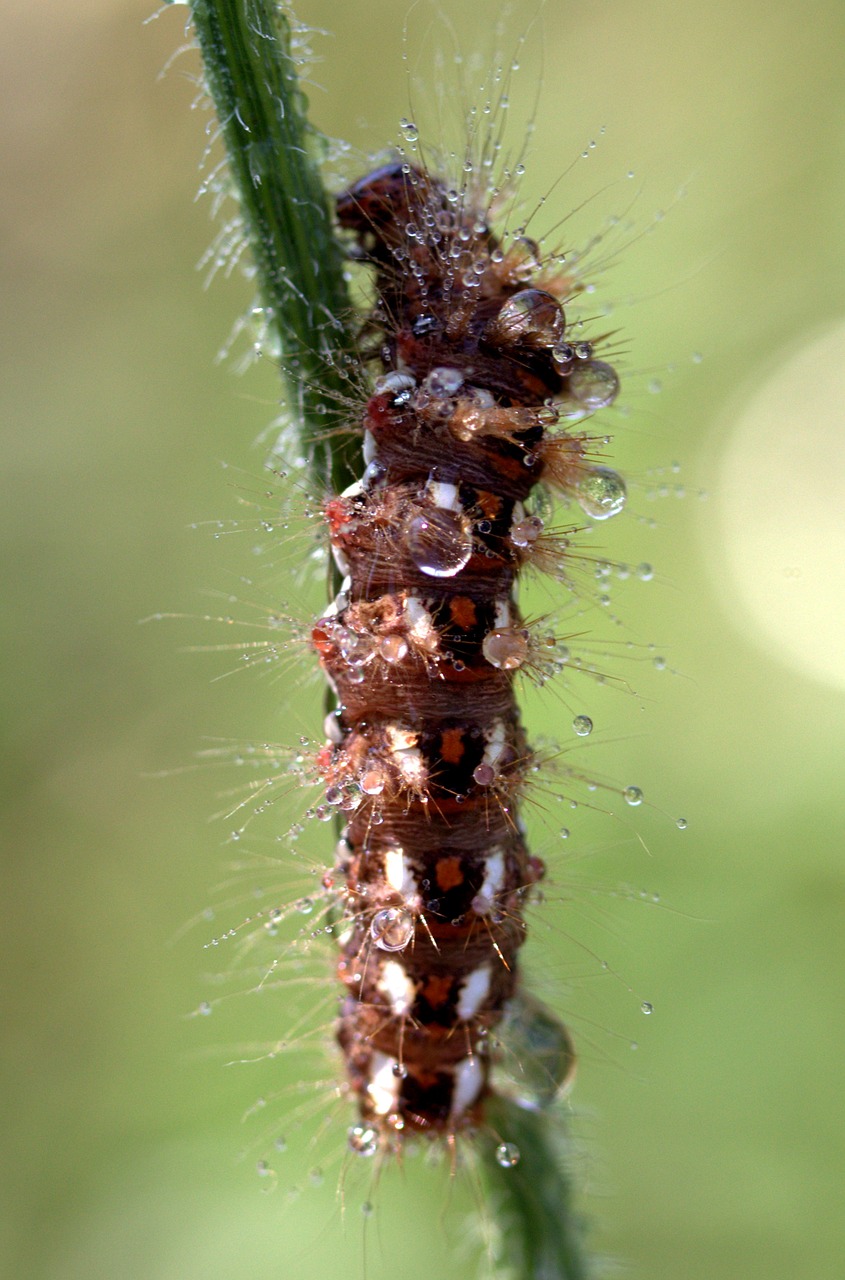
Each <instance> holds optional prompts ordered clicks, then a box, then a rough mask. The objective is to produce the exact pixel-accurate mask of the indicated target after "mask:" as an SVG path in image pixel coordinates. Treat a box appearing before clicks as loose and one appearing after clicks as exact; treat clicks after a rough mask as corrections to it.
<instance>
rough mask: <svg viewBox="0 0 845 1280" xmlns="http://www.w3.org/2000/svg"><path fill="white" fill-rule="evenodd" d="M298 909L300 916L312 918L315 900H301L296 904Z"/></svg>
mask: <svg viewBox="0 0 845 1280" xmlns="http://www.w3.org/2000/svg"><path fill="white" fill-rule="evenodd" d="M296 909H297V911H298V912H299V914H300V915H303V916H310V914H311V912H312V911H313V910H314V900H313V899H312V898H300V899H299V901H298V902H297V904H296Z"/></svg>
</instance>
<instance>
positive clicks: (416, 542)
mask: <svg viewBox="0 0 845 1280" xmlns="http://www.w3.org/2000/svg"><path fill="white" fill-rule="evenodd" d="M405 539H406V545H407V548H408V555H409V556H410V558H411V560H412V561H413V563H414V564H415V565H416V566H417V568H418V569H419V570H420V572H421V573H426V574H428V575H429V577H432V578H453V577H454V576H455V574H456V573H460V571H461V569H463V567H464V565H466V564H467V563H468V561H469V558H470V556H471V555H472V529H471V527H470V523H469V521H468V520H467V518H466V516H465V515H463V514H462V513H461V512H458V511H450V510H448V509H447V508H445V507H434V508H432V509H431V510H430V511H427V512H426V514H425V515H422V514H420V515H416V516H414V517H413V518H412V519H411V520H409V521H408V524H407V526H406V530H405Z"/></svg>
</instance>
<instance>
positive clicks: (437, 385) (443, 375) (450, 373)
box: [423, 365, 464, 399]
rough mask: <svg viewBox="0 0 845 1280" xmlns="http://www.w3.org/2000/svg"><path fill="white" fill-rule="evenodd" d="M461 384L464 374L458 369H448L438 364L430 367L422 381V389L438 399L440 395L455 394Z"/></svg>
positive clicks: (462, 383)
mask: <svg viewBox="0 0 845 1280" xmlns="http://www.w3.org/2000/svg"><path fill="white" fill-rule="evenodd" d="M463 385H464V375H463V374H462V373H461V371H460V369H449V368H447V367H445V366H440V365H438V367H437V368H436V369H432V371H431V373H430V374H429V375H428V377H427V378H426V380H425V382H424V383H423V387H424V389H425V390H426V391H428V392H429V394H430V395H433V396H436V397H437V398H438V399H439V398H440V397H441V396H454V395H457V393H458V392H459V391H460V389H461V387H462V386H463Z"/></svg>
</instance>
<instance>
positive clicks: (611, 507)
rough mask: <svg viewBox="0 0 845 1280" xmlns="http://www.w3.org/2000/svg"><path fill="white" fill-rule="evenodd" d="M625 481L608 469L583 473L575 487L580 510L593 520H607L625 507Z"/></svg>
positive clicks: (596, 468)
mask: <svg viewBox="0 0 845 1280" xmlns="http://www.w3.org/2000/svg"><path fill="white" fill-rule="evenodd" d="M626 496H627V494H626V490H625V481H624V480H623V479H622V477H621V476H620V475H618V474H617V472H615V471H611V470H610V468H609V467H593V468H592V469H591V470H589V471H585V472H584V474H583V475H582V476H581V478H580V481H579V483H578V486H577V492H576V497H577V499H578V503H579V505H580V506H581V508H582V510H583V511H585V512H586V514H587V515H588V516H592V518H593V519H594V520H609V519H610V518H611V516H615V515H618V514H619V512H620V511H621V510H622V508H623V507H624V506H625V498H626Z"/></svg>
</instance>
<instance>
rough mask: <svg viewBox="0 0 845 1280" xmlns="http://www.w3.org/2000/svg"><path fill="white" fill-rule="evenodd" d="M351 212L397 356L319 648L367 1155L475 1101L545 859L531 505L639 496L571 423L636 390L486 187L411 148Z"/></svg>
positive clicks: (350, 1062) (339, 514) (344, 218)
mask: <svg viewBox="0 0 845 1280" xmlns="http://www.w3.org/2000/svg"><path fill="white" fill-rule="evenodd" d="M338 217H339V221H340V224H341V226H343V227H345V228H348V229H349V230H351V231H352V232H353V233H354V234H355V236H356V239H357V242H358V245H359V252H360V253H361V254H362V255H363V256H364V258H365V259H366V261H367V262H368V263H370V264H371V265H372V266H373V267H374V269H375V272H376V280H377V284H376V292H377V302H376V306H375V310H374V312H373V316H372V317H371V321H370V327H371V328H372V329H373V330H374V332H375V333H376V334H377V336H378V338H379V340H380V350H379V356H380V360H381V363H382V366H383V368H384V370H385V373H384V375H383V376H382V377H381V378H380V379H379V381H378V382H377V383H376V386H375V392H374V394H373V396H372V397H371V398H370V400H369V401H368V403H367V406H366V410H365V414H364V423H363V426H364V433H365V435H364V440H365V445H364V457H365V462H366V469H365V471H364V475H363V478H362V480H361V481H360V483H358V484H357V485H355V486H353V488H352V489H351V490H349V491H347V493H346V494H344V495H343V496H341V497H339V498H337V499H332V500H331V501H330V502H329V503H328V505H327V512H326V514H327V520H328V523H329V528H330V534H331V544H332V551H333V554H334V558H335V561H336V563H337V565H338V568H339V570H340V572H341V573H342V574H343V575H344V581H343V584H342V586H341V589H340V592H339V595H338V596H337V598H336V600H335V601H334V603H333V605H332V607H331V609H330V610H329V612H328V614H327V615H326V616H325V617H324V618H323V619H321V621H320V622H319V623H318V624H317V626H316V628H315V630H314V637H313V639H314V647H315V649H316V650H317V653H318V654H319V657H320V661H321V664H322V666H323V669H324V671H325V672H326V674H327V676H328V678H329V682H330V685H331V688H332V690H333V692H334V694H335V696H336V699H337V703H338V707H337V710H336V711H334V712H333V713H332V714H331V716H330V718H329V726H328V727H329V735H330V743H329V746H327V748H326V750H325V751H324V753H323V754H322V756H321V759H320V767H321V770H322V772H323V774H324V776H325V778H326V782H327V785H328V790H327V793H326V794H327V798H328V799H329V800H330V801H331V802H333V803H336V804H337V805H338V806H339V807H340V808H341V809H342V810H344V809H345V810H347V811H349V822H348V825H347V827H346V829H345V834H344V837H343V840H342V843H341V854H340V859H339V864H338V867H337V874H338V875H339V876H341V877H342V879H343V882H344V889H343V891H342V892H343V898H344V912H345V915H346V917H347V931H346V932H347V937H346V940H345V941H344V943H343V947H342V956H341V960H340V963H339V972H340V976H341V980H342V981H343V983H344V984H345V986H346V988H347V992H348V994H347V998H346V1000H345V1001H344V1005H343V1009H342V1013H341V1018H340V1026H339V1031H338V1038H339V1041H340V1044H341V1047H342V1049H343V1053H344V1057H345V1060H346V1066H347V1072H348V1076H349V1081H350V1085H351V1089H352V1092H353V1093H354V1094H355V1095H356V1097H357V1098H358V1104H359V1108H360V1111H361V1118H362V1121H363V1122H364V1125H365V1126H372V1127H365V1128H360V1127H358V1128H356V1129H355V1130H353V1137H352V1141H353V1142H355V1141H357V1142H359V1143H361V1144H364V1145H371V1144H372V1143H373V1142H374V1141H376V1140H377V1139H378V1140H379V1141H381V1142H387V1143H395V1142H397V1141H398V1140H399V1137H400V1135H401V1134H402V1133H403V1132H404V1131H405V1130H406V1129H411V1130H414V1131H421V1132H425V1133H438V1134H443V1133H445V1134H448V1135H453V1134H455V1133H456V1132H458V1131H460V1130H461V1129H463V1128H466V1127H467V1126H472V1125H474V1124H476V1123H478V1122H479V1121H480V1119H481V1117H482V1115H483V1103H484V1097H485V1094H486V1092H487V1090H488V1088H489V1071H490V1054H489V1050H488V1048H487V1037H488V1034H489V1032H490V1031H491V1030H493V1029H494V1028H495V1027H496V1026H497V1025H498V1023H499V1022H500V1021H501V1019H502V1017H503V1014H504V1010H505V1006H506V1004H507V1002H508V1001H509V1000H510V999H511V998H512V997H513V996H514V995H515V993H516V990H517V982H518V974H517V953H518V950H519V948H520V946H521V944H522V942H523V939H524V934H525V925H524V921H523V904H524V901H525V899H526V898H527V896H528V894H529V893H530V890H531V887H532V885H534V884H535V883H537V881H538V880H540V879H541V878H542V876H543V872H544V868H543V865H542V863H541V862H540V860H539V859H537V858H534V857H532V856H531V855H530V854H529V852H528V850H527V847H526V844H525V841H524V838H523V828H522V825H521V822H520V819H519V816H518V809H517V804H518V796H519V792H520V791H521V789H522V786H523V783H524V780H525V778H526V775H527V773H528V769H529V765H530V761H531V752H530V748H529V747H528V745H527V743H526V740H525V736H524V733H523V730H522V728H521V725H520V722H519V716H518V711H517V707H516V698H515V691H514V681H515V678H516V674H517V672H518V671H519V669H520V668H521V667H522V666H523V665H524V664H525V663H527V662H528V661H529V660H530V657H531V653H532V648H533V647H534V646H535V644H536V641H535V639H534V638H533V637H532V633H531V631H530V629H529V628H527V627H526V626H525V624H524V622H523V620H522V618H521V616H520V614H519V610H518V608H517V604H516V599H515V582H516V578H517V575H518V574H519V572H520V571H521V570H522V569H523V568H524V567H525V566H527V565H530V564H531V563H532V561H536V559H537V557H538V556H541V557H542V558H544V559H546V561H547V562H548V561H549V560H550V559H551V558H554V559H555V560H557V561H558V563H559V564H561V565H565V562H566V557H567V540H566V539H560V540H559V542H558V544H557V545H556V546H554V547H550V546H549V544H548V539H544V538H543V533H544V526H543V521H542V519H541V518H540V517H539V516H538V515H537V514H535V513H534V512H533V509H532V508H530V507H527V506H526V503H528V502H530V499H531V495H532V491H533V490H534V489H535V486H536V485H537V484H538V482H540V481H545V482H546V483H548V484H551V485H553V486H554V487H556V488H557V489H559V490H562V491H563V492H564V493H565V494H567V495H570V496H571V497H573V498H574V499H575V500H576V501H577V502H578V503H580V505H581V506H582V508H583V509H584V510H585V511H586V512H587V513H588V514H589V515H590V516H591V517H592V518H593V519H600V520H601V519H606V518H607V517H609V516H612V515H614V514H615V513H616V512H618V511H620V510H621V509H622V506H623V503H624V499H625V488H624V484H623V482H622V480H621V478H620V477H619V476H618V475H617V474H616V473H615V472H613V471H611V470H610V469H608V468H607V467H605V466H603V465H601V464H600V462H599V458H600V455H601V447H600V443H599V441H598V439H597V438H596V437H595V436H594V435H593V434H591V433H590V432H586V431H583V430H580V429H570V430H566V429H565V428H564V427H563V425H562V424H563V423H564V422H565V420H566V417H567V416H571V417H574V418H575V419H576V420H578V421H580V419H581V418H582V417H584V416H586V415H587V414H592V413H594V412H596V411H597V410H599V409H601V408H603V407H606V406H607V405H609V404H610V403H611V402H612V401H613V399H614V398H615V396H616V393H617V390H618V380H617V377H616V373H615V371H614V370H613V368H612V367H611V366H610V365H609V364H607V363H605V362H604V361H602V360H599V359H597V358H596V357H595V354H594V346H593V343H592V342H589V341H587V340H586V339H584V338H583V337H582V336H579V338H578V339H577V340H576V339H574V338H573V336H572V333H571V331H568V330H567V325H566V319H565V314H564V311H563V309H562V304H563V303H564V302H569V301H570V300H571V299H572V298H573V296H574V295H575V293H576V292H577V289H578V286H577V283H576V282H575V281H574V280H573V279H572V278H571V277H570V276H569V275H567V274H566V273H564V272H562V271H561V270H560V269H559V268H551V269H549V270H546V271H545V272H544V271H543V270H542V268H541V266H540V264H539V262H538V261H537V249H536V246H534V245H533V244H531V243H530V242H528V241H527V240H526V239H524V238H523V239H522V240H521V241H520V242H516V243H515V244H514V245H512V246H511V247H510V248H509V249H507V250H505V249H503V248H502V246H501V244H500V242H499V241H498V239H497V238H496V236H495V234H494V232H493V231H492V230H491V227H490V225H489V217H488V210H487V209H486V207H485V206H484V204H483V203H482V202H481V200H480V197H479V194H478V192H477V191H475V190H474V189H473V187H472V185H471V184H469V183H467V184H465V185H464V186H463V187H462V188H460V189H454V188H449V187H447V185H446V184H445V183H444V182H443V181H442V180H440V179H439V178H437V177H434V176H433V175H432V174H430V173H428V172H426V171H425V170H422V169H420V168H414V167H412V166H411V165H409V164H408V163H406V162H397V163H396V164H394V165H390V166H387V167H385V168H383V169H380V170H378V171H376V172H375V173H373V174H371V175H369V176H368V177H366V178H364V179H362V180H361V181H360V182H359V183H357V184H356V185H355V186H354V187H352V188H351V189H350V190H349V191H347V192H346V193H344V194H343V195H342V196H341V197H340V199H339V201H338Z"/></svg>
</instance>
